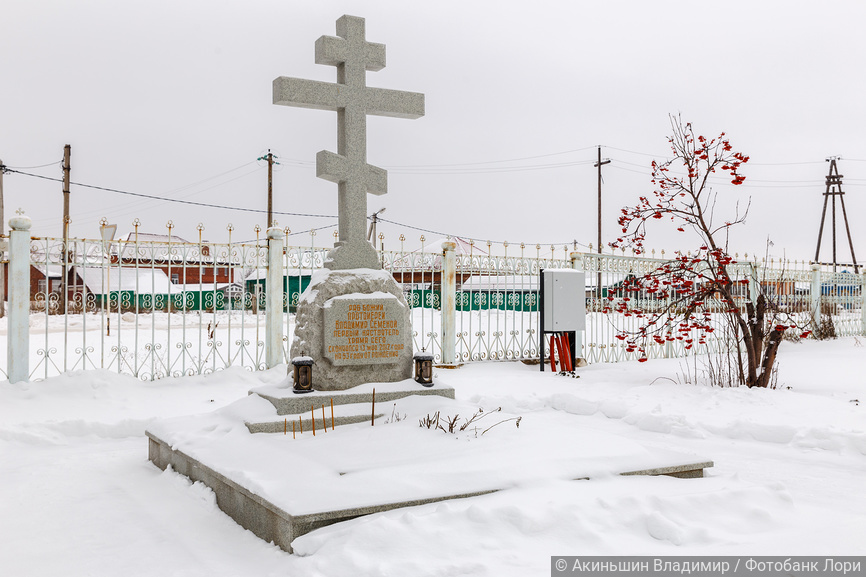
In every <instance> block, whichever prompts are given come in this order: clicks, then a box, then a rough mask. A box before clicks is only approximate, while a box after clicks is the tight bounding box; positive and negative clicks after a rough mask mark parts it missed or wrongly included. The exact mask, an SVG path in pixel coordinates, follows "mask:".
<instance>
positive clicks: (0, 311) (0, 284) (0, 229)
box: [0, 160, 6, 318]
mask: <svg viewBox="0 0 866 577" xmlns="http://www.w3.org/2000/svg"><path fill="white" fill-rule="evenodd" d="M4 172H6V166H5V165H4V164H3V161H2V160H0V236H3V235H5V234H6V214H5V212H4V209H3V173H4ZM5 256H6V250H5V249H2V250H0V257H5ZM5 260H6V259H5V258H0V318H2V317H5V316H6V265H5V264H3V261H5Z"/></svg>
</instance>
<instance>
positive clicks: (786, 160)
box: [0, 0, 866, 262]
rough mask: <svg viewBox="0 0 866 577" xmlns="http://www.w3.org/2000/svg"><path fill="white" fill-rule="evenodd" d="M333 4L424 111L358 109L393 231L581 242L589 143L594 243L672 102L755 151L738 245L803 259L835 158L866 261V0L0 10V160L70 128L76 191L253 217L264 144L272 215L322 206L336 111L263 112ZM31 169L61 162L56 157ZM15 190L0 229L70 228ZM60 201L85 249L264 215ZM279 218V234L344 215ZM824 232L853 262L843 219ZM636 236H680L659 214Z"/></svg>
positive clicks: (29, 152)
mask: <svg viewBox="0 0 866 577" xmlns="http://www.w3.org/2000/svg"><path fill="white" fill-rule="evenodd" d="M342 14H352V15H356V16H362V17H364V18H366V19H367V38H368V40H370V41H373V42H380V43H384V44H385V45H386V47H387V67H386V68H385V69H384V70H382V71H380V72H370V73H368V76H367V83H368V85H370V86H380V87H384V88H393V89H399V90H410V91H416V92H423V93H424V94H425V95H426V108H427V114H426V116H425V117H424V118H421V119H418V120H414V121H410V120H403V119H394V118H377V117H372V118H370V120H369V123H368V138H369V140H368V160H369V161H370V162H371V163H372V164H376V165H378V166H381V167H383V168H387V169H389V194H387V195H386V196H383V197H370V198H369V208H370V212H372V211H374V210H377V209H379V208H383V207H386V208H387V212H386V213H385V214H383V215H382V216H383V217H384V218H387V219H388V220H390V221H394V222H397V223H402V224H404V225H409V226H414V227H418V228H422V229H428V230H431V231H436V232H442V233H448V234H453V235H458V236H463V237H471V238H477V239H490V240H493V241H503V240H507V241H509V243H510V244H511V245H512V246H514V245H519V243H520V242H525V243H527V245H529V246H532V247H533V252H534V246H535V244H536V243H542V244H544V245H545V249H544V250H545V251H547V252H549V244H550V243H557V245H558V246H559V247H560V250H561V245H562V244H563V243H566V242H568V243H570V242H571V241H573V240H577V241H578V242H579V243H581V244H582V245H586V244H589V243H590V242H592V243H593V244H595V238H596V224H595V223H596V210H597V208H596V169H595V168H594V167H593V166H592V162H593V161H594V159H595V156H596V149H595V147H596V146H597V145H602V146H603V155H604V157H605V158H610V159H612V161H613V162H612V163H611V164H609V165H607V166H605V167H604V196H605V201H604V229H605V234H604V237H605V241H606V242H607V241H610V240H612V237H613V234H614V233H615V232H616V225H615V220H616V216H617V214H618V213H619V209H620V208H621V207H622V206H623V205H625V204H633V203H634V202H635V201H636V199H637V197H638V196H639V195H641V194H646V193H648V192H649V191H650V190H651V188H650V186H651V185H650V182H649V176H648V174H649V168H648V167H649V163H650V161H651V160H652V158H653V156H655V157H657V158H663V157H664V156H665V155H666V154H667V152H668V150H667V144H666V140H665V137H666V135H667V134H668V133H669V132H670V126H669V120H668V114H669V113H681V114H682V116H683V119H684V120H687V121H691V122H692V123H693V124H694V125H695V127H696V129H697V130H698V131H699V132H701V133H703V134H706V135H708V136H710V135H716V134H718V133H719V132H720V131H726V132H727V134H728V136H729V137H730V139H731V141H732V143H733V145H734V147H735V149H736V150H741V151H743V152H744V153H746V154H748V155H750V156H751V162H750V163H749V165H748V166H747V168H746V170H745V171H744V172H745V174H746V176H747V177H748V179H747V181H746V185H744V186H743V187H739V188H737V189H736V190H732V188H733V187H730V186H728V187H726V186H724V185H721V186H719V187H718V190H719V191H720V192H722V193H723V194H722V197H723V198H724V199H726V200H725V202H727V199H728V198H734V197H733V196H731V195H737V196H738V197H740V198H745V197H746V196H751V199H752V207H751V212H750V215H749V219H748V221H747V224H746V225H745V226H744V227H742V228H741V229H740V230H738V231H737V232H736V236H735V237H734V238H733V239H732V251H740V252H744V251H748V252H750V253H751V252H760V253H763V251H764V246H765V243H766V239H767V236H768V235H769V237H770V239H771V240H772V241H773V243H774V247H773V249H772V252H774V253H775V254H778V255H781V254H782V251H783V250H784V251H786V254H787V256H788V257H789V258H796V259H803V258H805V259H809V258H811V257H813V256H814V252H815V244H816V240H817V233H818V226H819V221H820V216H821V207H822V202H823V197H822V193H823V192H824V189H825V187H824V176H825V175H826V173H827V169H828V164H827V163H826V162H825V158H826V157H828V156H831V155H840V156H841V157H842V159H843V160H842V161H840V164H839V167H840V172H841V173H842V174H843V175H844V176H845V183H846V184H845V187H844V190H845V191H846V196H845V200H846V203H847V208H848V218H849V221H850V222H851V226H852V234H853V236H854V243H855V251H857V253H858V256H859V257H860V260H861V261H862V260H864V259H866V229H864V227H863V221H864V215H866V200H864V193H866V139H864V129H866V107H864V105H863V102H864V92H866V81H864V72H863V70H864V68H863V65H864V56H866V34H864V33H863V29H862V28H863V23H864V22H866V3H863V2H861V1H857V0H849V1H827V2H822V3H818V2H814V1H812V2H795V1H790V0H787V1H770V0H767V1H761V2H755V1H754V0H752V1H729V2H695V1H694V0H692V1H656V2H646V1H642V0H630V1H619V2H615V1H609V2H585V1H566V0H560V1H553V0H536V1H533V2H525V1H523V2H514V1H502V0H499V1H494V0H483V1H482V0H477V1H467V0H462V1H454V0H438V1H436V2H405V1H381V0H380V1H358V0H354V1H351V2H349V1H337V0H316V1H315V2H310V1H304V2H298V1H285V0H283V1H271V0H259V1H258V2H255V3H249V2H239V1H238V2H229V1H225V2H210V1H207V2H206V1H184V2H180V1H178V0H171V1H169V0H147V1H138V0H135V1H124V2H116V1H107V0H77V1H76V2H63V1H58V0H43V1H40V2H33V1H31V0H5V1H4V3H3V11H2V19H0V58H2V61H0V62H2V69H0V83H2V84H0V86H2V89H0V114H2V118H3V123H2V129H0V158H2V160H3V161H4V162H5V164H6V165H8V166H10V167H31V166H37V165H43V164H46V163H50V162H55V161H59V160H60V159H61V157H62V151H63V145H64V144H67V143H68V144H71V145H72V167H73V168H72V180H73V182H77V183H86V184H92V185H97V186H102V187H108V188H114V189H119V190H124V191H130V192H137V193H143V194H150V195H156V196H161V197H169V198H176V199H183V200H189V201H195V202H203V203H210V204H216V205H226V206H236V207H244V208H249V209H258V210H264V209H266V201H267V195H266V187H267V171H266V168H264V165H263V164H262V163H258V164H256V162H255V159H256V158H257V157H258V156H261V155H262V154H263V153H265V152H266V150H267V149H268V148H271V149H273V150H274V151H275V152H276V153H278V154H279V155H280V157H281V159H282V162H283V163H284V164H283V165H282V166H281V167H280V168H281V169H280V170H279V171H278V172H277V173H276V174H275V202H274V204H275V210H276V211H277V212H291V213H304V214H323V215H335V214H336V196H337V191H336V188H337V187H336V185H334V184H331V183H329V182H326V181H323V180H320V179H317V178H316V177H315V168H314V160H315V155H316V153H317V152H318V151H319V150H323V149H327V150H335V149H336V115H335V114H334V113H332V112H325V111H317V110H305V109H297V108H288V107H282V106H274V105H273V104H272V103H271V82H272V81H273V79H274V78H275V77H277V76H295V77H300V78H311V79H317V80H325V81H333V80H334V79H335V69H334V68H333V67H331V66H321V65H317V64H315V63H314V58H313V45H314V42H315V40H316V39H317V38H318V37H319V36H321V35H334V34H335V21H336V19H337V18H338V17H339V16H341V15H342ZM513 159H516V160H513ZM508 160H511V161H510V162H505V161H508ZM407 167H413V168H407ZM22 170H24V169H23V168H22ZM27 172H33V173H38V174H42V175H46V176H51V177H60V176H61V171H60V167H59V163H58V164H56V165H52V166H48V167H43V168H37V169H28V170H27ZM213 177H216V178H213ZM196 183H198V184H196ZM190 185H192V186H190ZM5 196H6V214H7V219H8V218H9V217H10V216H11V214H12V213H13V212H14V210H16V209H18V208H23V209H24V210H25V212H26V213H27V214H28V215H29V216H30V217H31V218H32V219H33V222H34V234H37V235H56V236H59V235H60V234H61V216H62V194H61V186H60V184H59V183H56V182H50V181H44V180H38V179H35V178H31V177H26V176H22V175H18V174H7V175H6V177H5ZM71 206H72V209H71V214H72V226H71V234H73V235H75V236H86V237H91V238H92V237H98V234H99V230H98V227H99V224H98V223H99V219H100V218H101V217H103V216H104V217H107V218H108V219H109V221H110V222H113V223H117V224H118V227H119V230H118V234H119V235H123V234H125V233H126V232H129V231H130V230H132V221H133V219H135V218H139V219H140V220H141V223H142V227H141V229H140V230H142V231H146V232H157V233H159V232H164V231H165V230H166V229H165V224H166V221H167V220H168V219H172V220H173V221H174V224H175V229H174V234H177V235H179V236H181V237H184V238H187V239H190V240H195V239H197V232H196V225H197V224H198V223H199V222H201V223H203V225H204V227H205V230H204V236H205V238H208V239H211V240H225V239H226V230H225V228H226V225H227V224H228V223H229V222H231V223H232V224H233V225H234V227H235V232H234V233H233V239H234V240H242V239H248V238H254V237H255V232H254V231H253V227H254V226H255V225H256V224H260V225H264V223H265V215H264V213H248V212H247V213H244V212H238V211H231V210H225V209H219V208H201V207H190V206H185V205H182V204H176V203H169V202H160V201H153V200H143V199H137V198H135V197H130V196H125V195H121V194H117V193H108V192H99V191H95V190H92V189H87V188H81V187H77V186H73V188H72V202H71ZM276 218H277V220H278V221H279V223H280V225H282V226H289V227H290V228H291V229H292V231H293V232H294V231H303V230H306V229H309V228H310V227H319V226H328V225H331V224H334V223H335V222H336V219H335V218H308V217H297V216H288V215H277V217H276ZM828 218H829V217H828ZM839 222H840V224H839V227H840V229H839V230H840V232H839V241H838V242H839V249H838V250H839V260H840V261H843V262H847V261H849V256H850V255H849V251H848V248H847V241H846V240H845V238H844V232H843V230H842V228H841V213H840V214H839ZM827 226H829V225H827ZM332 230H333V229H326V230H322V231H320V232H319V233H318V236H317V237H316V243H317V245H322V244H327V243H329V242H331V241H332V240H333V237H332V236H331V234H332ZM380 230H381V231H382V232H384V234H385V246H386V248H399V241H398V237H399V235H400V234H401V233H402V234H405V236H406V237H407V239H408V240H407V246H408V245H409V244H410V243H412V244H417V240H418V238H419V237H420V236H421V234H422V232H420V231H417V230H413V229H409V228H406V227H403V226H397V225H393V224H389V223H384V224H382V225H381V228H380ZM423 234H425V236H426V238H427V240H431V239H433V238H435V237H438V236H439V235H438V234H435V233H429V232H428V233H423ZM291 242H292V244H309V242H310V235H309V234H302V235H299V236H294V237H292V241H291ZM829 243H830V240H829V236H827V237H825V240H824V244H823V247H822V258H821V260H829V258H830V256H829V255H830V253H829ZM648 245H649V246H650V247H653V246H654V247H658V248H667V249H671V248H676V247H682V248H693V247H694V246H695V244H694V242H693V241H691V240H690V239H689V238H688V237H686V236H684V235H682V234H680V233H675V232H674V233H671V232H669V231H667V230H661V229H659V230H651V234H650V236H649V238H648ZM825 247H826V248H825ZM511 250H512V249H511V248H509V252H510V251H511Z"/></svg>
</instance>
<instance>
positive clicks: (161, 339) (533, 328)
mask: <svg viewBox="0 0 866 577" xmlns="http://www.w3.org/2000/svg"><path fill="white" fill-rule="evenodd" d="M13 220H14V219H13ZM19 224H20V223H19ZM13 228H14V227H13ZM135 228H136V233H133V234H131V235H130V236H129V237H128V238H126V239H122V240H111V241H108V240H105V241H103V240H90V239H70V240H69V241H68V242H67V243H64V241H63V239H58V238H42V237H39V238H31V237H30V236H29V231H28V230H26V229H19V230H13V231H12V233H11V235H12V236H14V235H16V234H17V235H19V236H18V237H17V238H18V240H19V242H18V245H17V246H18V247H19V248H18V249H17V250H19V251H20V253H21V254H18V255H16V254H15V250H10V253H11V254H10V261H9V263H10V268H9V271H10V272H9V275H7V276H9V277H11V278H10V281H9V285H10V289H9V290H10V307H9V309H10V313H13V311H14V310H16V306H14V303H13V302H12V301H13V298H15V299H17V300H16V302H19V305H18V309H17V310H19V311H20V310H22V308H21V306H20V301H21V300H22V299H24V300H26V303H25V305H24V309H23V310H25V311H27V310H29V314H26V312H25V313H24V314H26V316H25V317H24V322H23V324H22V322H21V321H20V318H19V322H18V323H17V324H15V322H14V320H13V318H12V317H14V316H15V315H14V314H10V315H9V317H7V318H6V319H4V320H2V321H0V328H3V327H4V324H3V323H6V324H5V328H6V331H5V340H6V343H5V344H6V348H7V350H8V354H7V356H6V358H5V359H0V372H2V374H3V375H4V376H7V377H9V378H13V376H14V377H15V378H19V377H21V376H24V377H26V378H29V379H41V378H46V377H50V376H53V375H57V374H60V373H64V372H67V371H75V370H84V369H95V368H100V369H106V370H111V371H115V372H118V373H125V374H130V375H133V376H135V377H138V378H141V379H157V378H161V377H164V376H167V375H192V374H201V373H206V372H211V371H216V370H221V369H225V368H227V367H231V366H241V367H244V368H247V369H249V370H259V369H264V368H266V367H268V366H273V365H275V364H279V363H281V362H282V363H285V362H287V361H288V360H289V350H290V345H291V340H292V337H293V333H294V312H295V308H296V306H297V304H298V299H299V296H300V293H301V292H302V291H303V290H304V289H305V288H306V286H307V284H308V283H309V282H310V278H311V276H312V274H313V273H314V272H315V271H316V270H317V269H319V268H321V267H322V266H323V264H324V260H325V256H326V254H327V251H328V250H329V247H317V246H316V245H315V240H316V238H315V235H314V234H312V235H310V236H309V239H310V242H309V244H308V245H307V246H289V247H285V248H284V247H283V245H284V241H283V239H282V238H281V237H282V236H283V235H284V234H287V233H289V231H288V230H285V231H282V232H281V233H279V234H278V235H276V236H279V237H280V238H279V239H271V240H268V239H267V238H263V237H261V231H260V230H256V231H255V233H256V238H255V239H254V240H251V241H243V242H233V241H232V240H231V238H232V236H231V235H232V232H233V231H232V230H231V227H229V239H230V240H229V241H228V242H226V243H211V242H207V241H203V240H202V229H201V228H200V229H199V231H198V233H199V234H198V236H199V240H198V241H197V242H187V241H184V240H182V239H179V238H177V237H176V236H173V235H172V228H171V226H169V228H168V234H167V235H164V236H160V237H156V236H155V235H145V234H139V233H137V231H138V226H137V223H136V227H135ZM287 238H289V239H292V238H295V237H291V236H289V237H287ZM275 240H276V241H278V243H279V244H271V245H270V247H273V248H269V243H271V242H275ZM403 240H404V239H402V237H401V245H402V241H403ZM14 244H15V243H14V242H11V243H10V245H14ZM21 246H23V247H24V249H21V248H20V247H21ZM446 246H447V247H448V250H449V251H450V253H446V252H445V251H444V250H443V249H442V242H441V241H437V242H433V243H430V242H427V241H426V240H425V239H424V237H421V248H420V249H419V250H416V251H408V250H403V249H402V247H401V250H398V251H384V250H382V251H380V258H381V263H382V266H383V268H384V269H386V270H388V271H389V272H391V273H392V275H393V276H394V278H395V279H396V280H397V282H399V283H401V285H402V286H403V290H404V293H405V295H406V297H407V300H408V302H409V304H410V306H411V307H412V327H413V339H414V348H415V350H416V351H424V352H429V353H432V354H433V355H434V358H435V359H436V362H437V363H449V364H450V363H464V362H473V361H484V360H514V359H537V358H538V356H539V351H544V354H545V355H547V351H546V347H544V344H543V343H541V342H540V341H539V334H538V315H539V310H538V304H539V298H538V278H539V273H540V271H541V270H542V269H550V268H575V269H580V270H583V271H585V272H586V279H587V287H586V295H585V298H586V303H587V328H586V331H585V332H584V334H583V335H579V341H580V342H578V346H579V351H580V353H581V356H582V357H584V358H585V359H586V360H587V361H588V362H591V363H595V362H617V361H623V360H629V359H634V358H637V353H636V352H629V351H628V350H627V347H626V345H625V343H623V342H622V341H621V340H619V339H617V338H616V336H617V334H619V333H621V332H622V331H623V330H626V329H634V328H635V327H636V323H637V322H638V321H637V319H635V318H634V317H633V316H631V317H629V316H628V315H624V314H620V313H616V312H613V311H612V310H610V308H609V307H608V306H607V305H608V302H609V298H611V297H616V296H622V293H623V283H624V282H626V281H627V280H628V279H629V278H630V277H633V276H636V275H642V274H645V273H647V272H649V271H651V270H654V269H656V268H658V267H659V266H663V264H664V263H665V262H667V261H666V259H665V258H664V254H663V253H662V254H660V255H659V258H652V257H634V256H626V255H623V254H620V255H615V254H603V255H598V254H594V253H586V252H575V251H570V250H569V249H570V247H568V246H559V247H552V246H544V247H542V246H541V245H532V246H526V245H523V244H520V245H507V244H506V245H505V246H503V247H500V249H499V251H500V252H501V253H502V254H499V255H494V254H492V253H493V250H492V249H493V247H492V246H491V245H490V244H489V243H486V244H480V245H479V244H476V243H474V242H471V241H470V242H463V241H460V240H459V239H455V240H454V241H451V242H449V244H447V245H446ZM10 248H13V247H10ZM271 250H276V251H277V252H276V253H274V258H276V260H274V261H272V262H274V263H278V264H275V266H277V267H279V268H281V269H282V270H281V271H271V274H272V276H271V277H269V276H268V268H269V267H268V263H269V251H271ZM449 256H450V257H453V258H451V259H450V260H449V258H448V257H449ZM16 259H18V260H17V261H16V262H17V263H18V264H17V268H16V267H13V266H12V264H13V263H12V261H15V260H16ZM24 261H26V264H25V265H23V266H22V265H21V262H24ZM450 262H453V265H452V266H450V267H449V264H448V263H450ZM13 269H15V270H18V271H19V272H18V276H17V277H16V273H15V272H14V270H13ZM732 270H733V271H734V274H735V276H736V277H737V279H743V280H746V281H748V282H747V283H744V284H742V285H738V287H739V289H740V290H741V292H740V293H739V294H738V295H736V296H735V298H737V299H745V297H746V296H747V295H748V294H749V293H750V292H752V293H754V292H755V291H762V292H764V294H766V295H768V296H770V297H772V300H773V302H774V305H775V306H778V307H780V308H782V309H784V310H786V311H788V312H791V313H793V314H795V315H802V318H804V319H808V318H810V317H811V316H815V315H824V316H825V318H828V319H831V320H832V322H833V325H834V327H835V330H836V334H837V335H839V336H844V335H859V334H866V307H864V298H866V275H864V274H862V273H856V274H855V273H854V271H845V270H837V271H835V272H834V271H833V270H831V267H827V266H821V265H812V264H810V263H807V262H790V261H785V262H783V263H780V262H774V261H772V260H770V261H768V262H765V263H759V262H757V260H755V258H754V257H747V256H745V255H744V257H743V258H742V261H741V262H740V263H739V264H736V265H734V266H733V267H732ZM22 271H24V272H22ZM25 277H26V278H25ZM280 278H281V279H282V281H280ZM269 282H272V283H276V285H278V286H279V289H280V292H281V295H277V294H276V293H275V294H274V296H276V297H277V298H278V299H279V300H277V301H273V304H270V305H269V304H268V302H269V301H268V298H267V296H268V286H269ZM449 282H450V283H451V284H450V285H449ZM13 285H14V286H13ZM448 286H453V287H454V292H453V293H452V297H453V299H452V302H453V303H454V305H453V307H454V310H453V313H450V312H449V310H444V311H443V304H445V303H447V302H449V301H448V299H447V298H446V297H447V296H448V294H447V287H448ZM15 290H18V291H19V292H18V293H14V291H15ZM443 291H445V294H443ZM14 294H17V295H19V296H18V297H14V296H13V295H14ZM64 294H65V295H67V298H66V299H64V298H63V295H64ZM20 295H27V296H26V297H22V296H20ZM632 298H637V299H641V300H640V303H641V307H642V308H644V309H645V310H651V309H652V307H653V306H658V305H659V304H661V302H660V301H658V300H657V299H654V298H652V295H646V294H635V295H632ZM280 301H281V302H282V307H280V306H279V303H280ZM708 304H709V305H710V307H711V309H712V310H715V311H721V310H723V309H722V307H723V306H724V305H723V304H722V303H708ZM450 306H451V305H447V306H446V307H445V308H446V309H448V307H450ZM269 309H270V310H269ZM452 315H453V316H452ZM720 316H721V315H714V322H721V318H717V317H720ZM19 317H20V314H19ZM449 322H450V323H451V324H450V325H449ZM449 327H451V328H449ZM269 331H274V332H272V333H270V334H273V335H276V336H274V337H272V338H271V337H268V334H269ZM269 339H270V340H272V341H274V342H273V345H272V347H269V345H268V341H269ZM693 340H694V338H693ZM22 341H26V344H27V347H26V349H27V350H26V351H23V349H22V348H21V346H22ZM451 343H453V345H452V344H451ZM446 344H447V346H446ZM718 346H719V342H718V341H717V340H716V339H714V338H712V337H711V338H708V339H707V340H706V342H705V344H704V345H703V346H702V347H692V348H687V347H686V345H685V341H677V342H673V343H671V342H667V343H662V344H655V343H654V344H652V345H650V347H649V348H648V350H647V354H648V356H650V357H677V356H684V355H688V354H694V353H696V352H706V351H708V350H713V349H714V347H718ZM443 347H444V350H443ZM272 351H276V352H275V353H273V352H272ZM25 357H26V362H22V361H23V359H24V358H25ZM4 361H5V362H4ZM11 363H15V364H16V365H17V367H18V368H17V369H15V371H17V372H16V374H15V375H12V374H10V364H11ZM22 366H23V368H21V367H22ZM15 371H13V372H15Z"/></svg>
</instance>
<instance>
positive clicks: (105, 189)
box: [9, 170, 336, 218]
mask: <svg viewBox="0 0 866 577" xmlns="http://www.w3.org/2000/svg"><path fill="white" fill-rule="evenodd" d="M9 172H10V173H14V174H22V175H24V176H32V177H34V178H41V179H43V180H51V181H54V182H63V180H62V179H60V178H52V177H50V176H42V175H41V174H31V173H28V172H21V171H20V170H9ZM70 184H72V185H75V186H80V187H82V188H91V189H93V190H101V191H103V192H113V193H117V194H124V195H128V196H135V197H138V198H146V199H149V200H159V201H163V202H174V203H178V204H188V205H192V206H201V207H206V208H220V209H225V210H237V211H240V212H255V213H267V212H268V211H267V210H262V209H257V208H245V207H240V206H227V205H222V204H213V203H209V202H196V201H194V200H184V199H181V198H166V197H163V196H155V195H152V194H143V193H140V192H130V191H128V190H118V189H116V188H108V187H105V186H96V185H94V184H83V183H80V182H70ZM274 214H280V215H283V216H303V217H312V218H336V216H335V215H333V214H305V213H300V212H276V211H275V212H274Z"/></svg>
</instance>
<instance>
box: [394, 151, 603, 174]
mask: <svg viewBox="0 0 866 577" xmlns="http://www.w3.org/2000/svg"><path fill="white" fill-rule="evenodd" d="M592 148H595V147H594V146H586V147H584V148H575V149H574V150H563V151H561V152H551V153H549V154H538V155H535V156H523V157H520V158H507V159H504V160H486V161H480V162H459V163H453V164H414V165H413V164H408V165H395V166H391V167H389V170H390V169H391V168H443V167H453V166H477V165H481V164H497V163H501V162H517V161H520V160H534V159H536V158H547V157H550V156H560V155H562V154H571V153H573V152H583V151H584V150H590V149H592Z"/></svg>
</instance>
